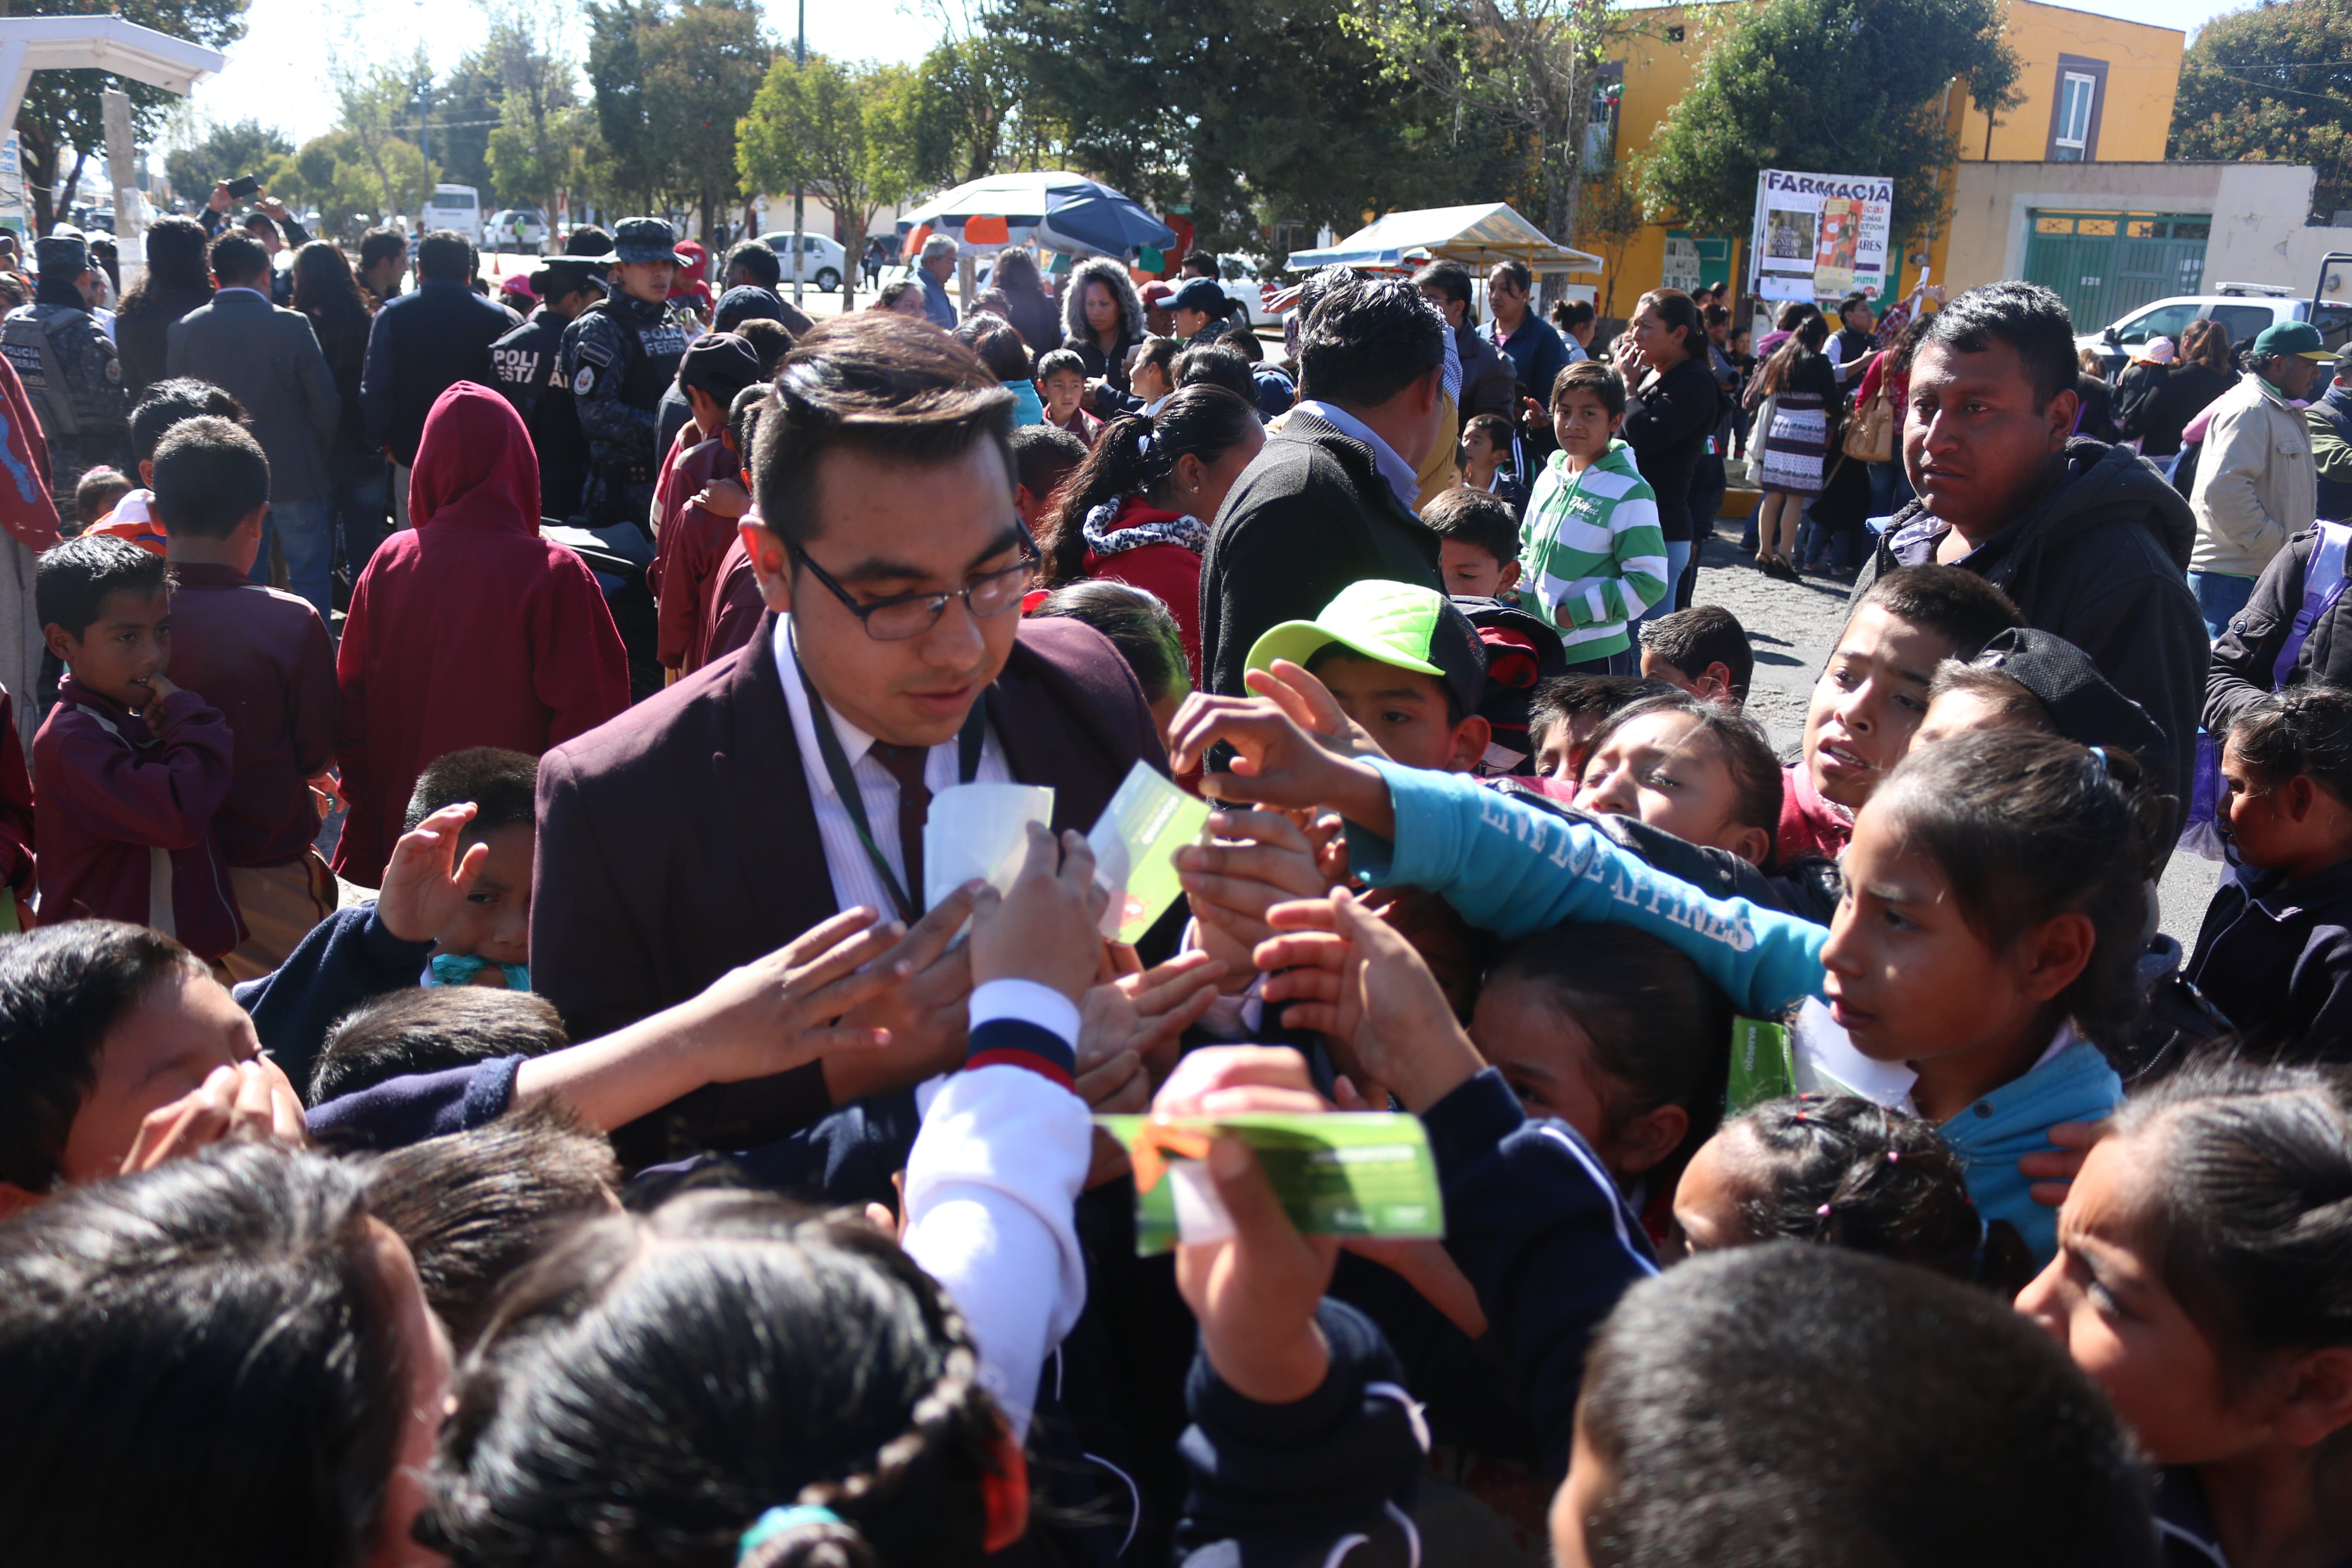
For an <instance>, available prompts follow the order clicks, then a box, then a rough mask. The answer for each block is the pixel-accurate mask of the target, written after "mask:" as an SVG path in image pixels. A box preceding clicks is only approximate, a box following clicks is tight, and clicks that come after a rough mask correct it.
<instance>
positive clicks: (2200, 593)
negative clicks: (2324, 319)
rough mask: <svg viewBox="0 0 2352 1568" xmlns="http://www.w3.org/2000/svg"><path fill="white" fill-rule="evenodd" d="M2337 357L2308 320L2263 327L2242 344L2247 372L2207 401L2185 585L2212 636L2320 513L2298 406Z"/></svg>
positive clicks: (2306, 434)
mask: <svg viewBox="0 0 2352 1568" xmlns="http://www.w3.org/2000/svg"><path fill="white" fill-rule="evenodd" d="M2334 358H2335V355H2333V354H2331V353H2328V351H2327V348H2326V345H2325V344H2324V343H2323V342H2321V341H2320V336H2319V331H2318V329H2317V328H2315V327H2314V326H2312V325H2311V324H2310V323H2309V322H2307V321H2281V322H2279V323H2278V324H2276V325H2275V326H2270V327H2265V328H2263V331H2262V333H2261V335H2260V336H2258V337H2256V338H2255V339H2254V342H2253V346H2252V348H2251V349H2249V350H2247V351H2246V357H2245V364H2246V374H2245V376H2244V378H2243V379H2242V380H2241V381H2240V382H2239V383H2238V384H2237V385H2236V386H2234V387H2231V389H2230V390H2229V391H2228V392H2225V393H2223V394H2222V395H2221V397H2220V398H2219V399H2218V400H2217V401H2216V402H2215V403H2214V405H2213V408H2212V415H2211V418H2210V421H2209V422H2208V424H2207V426H2206V428H2205V446H2204V450H2203V452H2202V453H2201V454H2200V457H2199V458H2198V462H2197V479H2196V483H2195V484H2194V486H2193V487H2192V488H2191V489H2190V490H2189V510H2191V511H2192V512H2194V513H2195V514H2196V516H2197V542H2196V545H2195V546H2194V547H2193V548H2192V549H2191V551H2190V552H2189V590H2190V592H2192V593H2194V594H2195V595H2197V608H2198V613H2199V614H2200V616H2203V617H2204V621H2205V634H2206V636H2207V637H2213V638H2218V637H2221V634H2222V632H2223V631H2225V630H2227V629H2228V627H2229V625H2230V621H2231V617H2233V616H2236V615H2237V614H2238V612H2239V611H2241V610H2242V609H2244V608H2245V607H2246V601H2247V599H2248V598H2250V597H2251V596H2252V594H2253V591H2254V582H2255V580H2256V579H2257V578H2259V577H2260V576H2261V575H2262V574H2263V567H2265V566H2267V565H2269V564H2270V559H2271V557H2272V556H2273V555H2275V554H2277V553H2278V552H2279V551H2280V549H2281V548H2282V547H2283V546H2284V544H2285V543H2286V542H2287V540H2288V539H2289V538H2290V537H2291V536H2292V535H2294V534H2296V533H2300V532H2301V531H2304V530H2305V529H2306V528H2309V527H2310V526H2311V521H2312V519H2313V517H2314V516H2315V514H2316V512H2317V509H2318V505H2319V477H2318V473H2317V471H2316V470H2315V468H2313V466H2312V458H2311V431H2310V429H2309V428H2308V427H2307V426H2305V423H2304V418H2303V410H2302V409H2301V408H2299V407H2298V406H2296V405H2297V404H2298V403H2300V402H2301V401H2302V400H2304V399H2305V398H2308V397H2309V396H2310V395H2311V392H2312V387H2313V384H2315V382H2316V381H2317V380H2318V378H2319V367H2320V365H2321V364H2322V363H2326V362H2327V361H2330V360H2333V359H2334Z"/></svg>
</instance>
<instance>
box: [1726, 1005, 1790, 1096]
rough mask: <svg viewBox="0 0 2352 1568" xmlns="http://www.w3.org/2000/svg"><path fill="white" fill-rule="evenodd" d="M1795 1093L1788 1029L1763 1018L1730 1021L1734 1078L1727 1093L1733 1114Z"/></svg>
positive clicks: (1732, 1074) (1732, 1076)
mask: <svg viewBox="0 0 2352 1568" xmlns="http://www.w3.org/2000/svg"><path fill="white" fill-rule="evenodd" d="M1796 1092H1797V1059H1796V1054H1795V1051H1794V1049H1793V1047H1792V1046H1791V1044H1790V1039H1789V1031H1788V1030H1787V1029H1785V1028H1783V1027H1782V1026H1780V1025H1779V1024H1768V1023H1766V1022H1765V1021H1764V1020H1763V1019H1761V1018H1734V1019H1733V1020H1731V1080H1730V1084H1729V1086H1728V1088H1727V1090H1726V1092H1725V1094H1724V1104H1725V1105H1726V1107H1727V1108H1728V1110H1730V1113H1731V1114H1732V1115H1734V1116H1737V1115H1738V1114H1739V1113H1740V1112H1741V1111H1743V1110H1748V1108H1749V1107H1750V1106H1755V1105H1761V1104H1762V1103H1763V1102H1764V1101H1766V1100H1786V1099H1787V1098H1788V1097H1789V1096H1790V1095H1792V1094H1794V1093H1796Z"/></svg>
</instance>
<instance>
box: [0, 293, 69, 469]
mask: <svg viewBox="0 0 2352 1568" xmlns="http://www.w3.org/2000/svg"><path fill="white" fill-rule="evenodd" d="M46 308H47V309H48V310H52V311H53V312H54V313H53V314H52V315H50V316H49V318H48V319H47V321H43V320H42V319H41V317H40V316H39V315H38V314H37V312H38V311H40V310H43V309H45V307H43V306H40V305H22V306H19V307H18V308H16V310H11V311H9V312H8V318H7V320H6V321H5V322H0V354H5V356H6V357H7V360H8V364H9V368H11V369H12V370H14V371H15V372H16V379H17V380H19V381H21V382H23V383H24V384H25V390H26V393H28V394H30V395H31V396H32V399H33V402H34V404H35V406H36V409H37V412H38V413H39V414H40V416H41V427H42V429H43V430H44V431H45V432H47V435H48V436H49V437H50V439H52V440H55V439H57V438H58V437H74V436H79V435H80V434H81V416H80V414H79V413H78V412H77V411H76V410H75V408H74V389H73V384H72V383H71V382H69V381H68V379H67V377H66V374H65V370H64V368H63V364H62V362H61V360H60V358H59V356H58V344H57V334H58V332H59V331H61V330H63V329H64V328H66V327H68V326H71V325H72V324H73V323H74V322H76V321H80V320H82V319H83V317H84V316H85V315H87V314H88V312H86V311H82V310H75V309H73V308H72V307H71V306H49V307H46Z"/></svg>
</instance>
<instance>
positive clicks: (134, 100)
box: [10, 0, 247, 233]
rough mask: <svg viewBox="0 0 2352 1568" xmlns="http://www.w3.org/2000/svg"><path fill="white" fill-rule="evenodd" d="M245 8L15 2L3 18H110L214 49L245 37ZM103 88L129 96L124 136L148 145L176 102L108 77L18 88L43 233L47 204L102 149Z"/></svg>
mask: <svg viewBox="0 0 2352 1568" xmlns="http://www.w3.org/2000/svg"><path fill="white" fill-rule="evenodd" d="M246 5H247V0H18V3H17V4H16V5H14V6H13V7H12V9H11V12H10V14H11V15H15V16H105V15H108V14H112V15H115V16H121V17H123V18H124V19H125V20H127V21H132V22H136V23H138V24H139V25H140V26H144V27H152V28H154V29H155V30H156V31H158V32H163V33H170V34H172V35H173V37H182V38H187V39H190V40H191V41H193V42H195V43H199V44H203V45H204V46H205V47H207V48H215V49H217V48H225V47H227V46H228V45H230V44H233V43H235V42H236V40H237V39H239V38H242V37H245V9H246ZM110 87H111V88H120V89H121V90H122V91H123V92H124V93H126V94H128V95H129V96H130V99H131V133H132V135H133V136H134V137H135V138H137V140H139V141H140V142H151V141H152V140H153V139H154V136H155V133H156V132H158V131H160V130H161V129H162V128H163V121H164V120H165V118H166V117H167V116H168V115H169V114H170V112H171V111H172V110H173V106H175V105H176V104H178V102H179V101H180V99H179V95H178V94H177V93H174V92H171V91H169V90H167V89H163V88H160V87H150V86H148V85H147V84H146V83H145V82H140V81H132V80H131V79H130V78H128V77H118V76H116V75H114V74H113V73H112V72H110V71H96V70H43V71H35V72H34V73H33V79H32V81H31V83H30V84H29V85H28V86H27V87H26V89H25V104H24V107H23V108H22V109H21V110H18V111H17V114H16V137H17V143H18V146H19V149H20V150H21V152H22V154H23V159H24V172H25V183H26V186H27V187H28V189H29V192H30V195H31V196H32V198H33V220H34V223H35V225H36V226H37V228H38V229H39V230H40V231H41V232H43V233H47V230H48V227H49V225H50V223H51V222H52V221H53V220H54V218H55V216H56V208H55V205H54V198H55V197H56V196H58V195H61V194H63V193H64V192H65V191H70V190H72V189H74V188H76V187H79V184H80V183H81V176H82V171H83V169H84V168H85V167H86V166H87V165H88V163H89V155H90V154H91V153H93V152H96V151H99V150H100V149H102V148H103V147H104V146H105V145H106V121H105V109H104V105H103V103H102V100H101V95H102V94H103V93H104V92H105V90H106V89H108V88H110ZM68 148H71V149H73V153H74V158H73V166H72V172H71V173H70V174H68V176H67V177H66V179H65V181H64V182H63V185H62V187H61V186H60V184H59V181H58V164H59V163H60V162H61V161H62V158H63V154H64V153H65V151H66V149H68ZM240 172H242V171H240Z"/></svg>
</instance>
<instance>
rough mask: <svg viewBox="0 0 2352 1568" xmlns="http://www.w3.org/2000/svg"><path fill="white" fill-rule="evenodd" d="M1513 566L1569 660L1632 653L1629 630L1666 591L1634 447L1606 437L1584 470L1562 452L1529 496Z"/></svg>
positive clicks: (1662, 553) (1659, 537)
mask: <svg viewBox="0 0 2352 1568" xmlns="http://www.w3.org/2000/svg"><path fill="white" fill-rule="evenodd" d="M1519 560H1520V562H1521V563H1522V565H1523V566H1524V568H1525V570H1526V572H1527V579H1528V584H1530V585H1531V586H1532V588H1533V592H1534V597H1535V602H1536V604H1537V605H1538V606H1539V607H1540V609H1541V612H1542V615H1543V616H1544V618H1545V619H1546V620H1548V621H1549V622H1550V623H1551V624H1552V625H1553V626H1555V627H1556V628H1558V630H1559V640H1560V642H1561V644H1562V645H1563V646H1564V647H1565V648H1566V650H1567V653H1568V661H1569V662H1570V664H1579V663H1582V662H1584V661H1586V660H1589V659H1596V658H1608V657H1609V656H1610V655H1612V654H1618V653H1622V652H1624V651H1625V650H1626V649H1627V648H1628V647H1631V646H1632V639H1631V638H1630V637H1628V636H1627V635H1626V629H1625V628H1626V627H1627V626H1630V625H1631V624H1632V623H1633V622H1634V621H1636V620H1638V619H1640V618H1641V615H1642V612H1643V611H1644V610H1646V609H1648V608H1649V607H1650V606H1651V605H1654V604H1656V603H1657V602H1658V601H1659V600H1660V599H1662V598H1664V596H1665V594H1666V541H1665V536H1664V534H1663V533H1661V532H1660V531H1658V498H1657V497H1656V495H1655V494H1654V493H1653V492H1652V491H1651V489H1650V485H1649V481H1648V480H1646V479H1643V478H1642V470H1641V469H1640V468H1636V467H1634V464H1633V448H1632V447H1628V446H1627V445H1626V444H1625V443H1624V442H1622V441H1612V442H1610V443H1609V449H1608V450H1607V451H1605V452H1603V453H1601V457H1600V458H1599V459H1598V460H1597V461H1595V462H1594V463H1593V464H1592V466H1591V468H1587V469H1585V470H1584V471H1583V472H1582V473H1580V474H1571V473H1570V472H1569V471H1568V454H1566V453H1565V452H1554V453H1553V454H1552V455H1551V458H1550V459H1549V461H1548V462H1546V463H1545V465H1544V470H1543V472H1542V473H1540V474H1538V475H1537V476H1536V488H1535V493H1534V494H1533V495H1531V496H1529V497H1528V508H1527V515H1526V517H1525V519H1524V520H1523V521H1521V522H1520V524H1519Z"/></svg>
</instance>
